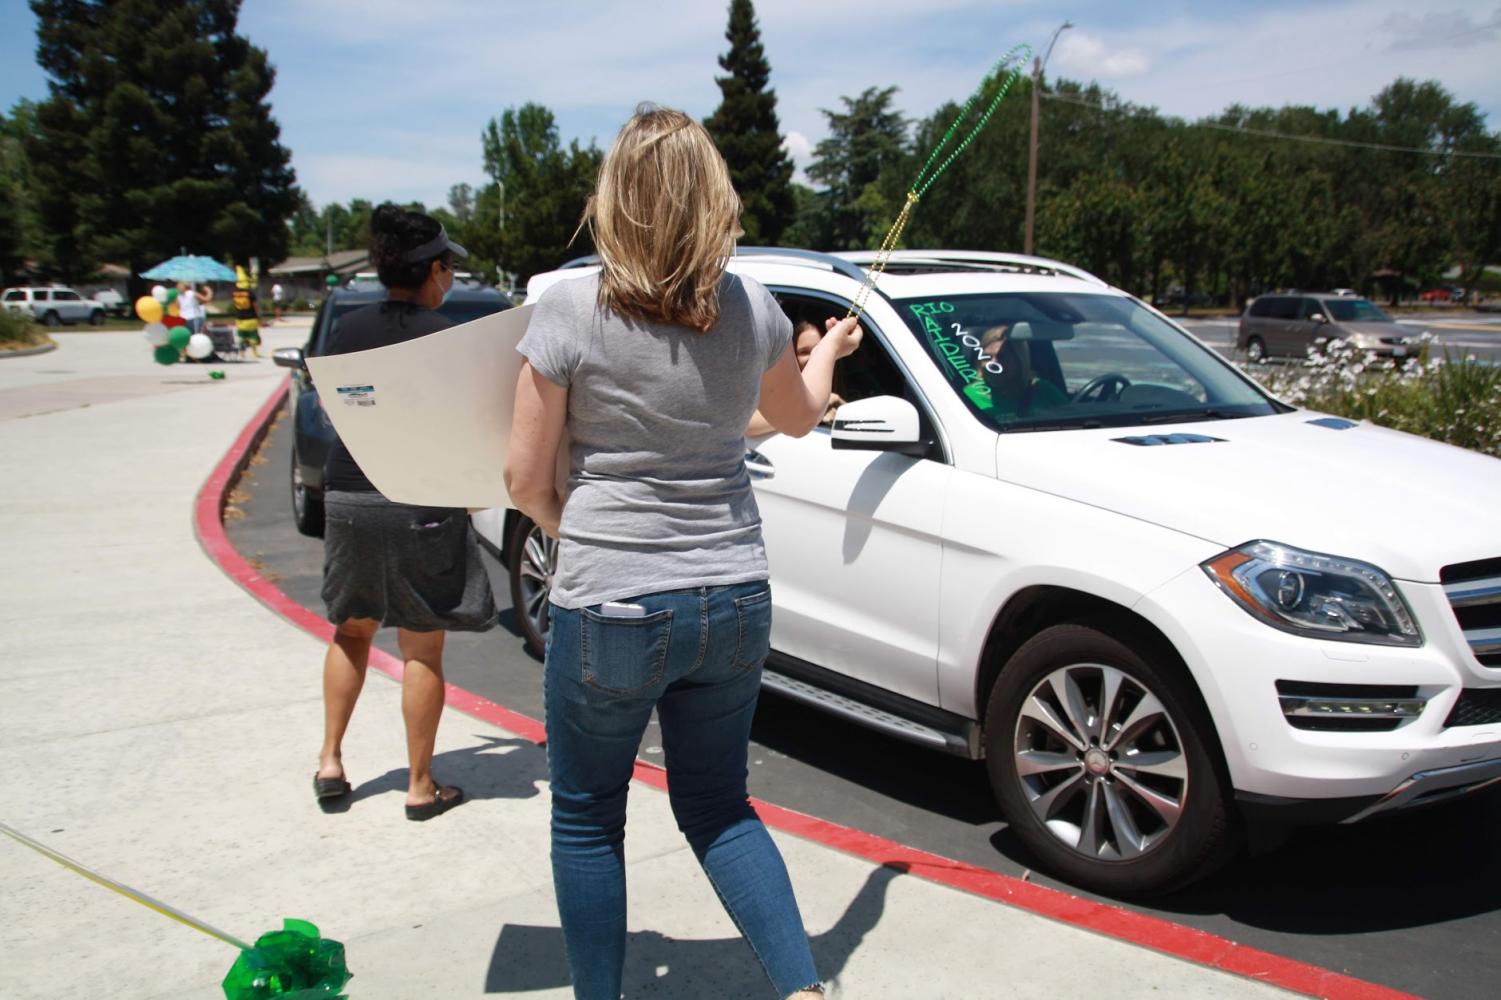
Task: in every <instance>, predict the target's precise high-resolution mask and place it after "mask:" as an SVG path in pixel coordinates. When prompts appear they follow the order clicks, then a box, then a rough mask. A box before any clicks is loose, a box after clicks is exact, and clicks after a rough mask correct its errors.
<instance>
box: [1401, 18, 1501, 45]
mask: <svg viewBox="0 0 1501 1000" xmlns="http://www.w3.org/2000/svg"><path fill="white" fill-rule="evenodd" d="M1381 27H1382V28H1383V29H1385V30H1386V31H1388V32H1390V33H1391V34H1392V35H1393V36H1395V37H1393V39H1392V42H1391V44H1390V45H1389V46H1388V48H1389V49H1391V50H1392V51H1394V52H1396V51H1401V50H1402V49H1468V48H1473V47H1474V46H1476V45H1487V44H1490V43H1491V42H1494V41H1496V40H1497V38H1498V37H1501V8H1498V9H1496V10H1495V11H1493V12H1492V13H1491V15H1490V17H1489V18H1486V19H1484V20H1480V21H1477V20H1476V19H1475V18H1473V17H1471V16H1470V15H1469V14H1467V13H1465V12H1464V11H1462V10H1448V11H1429V12H1427V13H1425V14H1423V15H1422V16H1421V17H1419V16H1415V15H1413V14H1409V13H1406V12H1405V11H1404V12H1401V13H1397V14H1392V15H1390V16H1389V17H1387V19H1386V20H1385V21H1382V22H1381Z"/></svg>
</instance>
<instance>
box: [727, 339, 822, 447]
mask: <svg viewBox="0 0 1501 1000" xmlns="http://www.w3.org/2000/svg"><path fill="white" fill-rule="evenodd" d="M822 339H823V331H822V330H820V329H819V328H818V324H817V323H814V322H813V321H812V320H810V319H802V320H798V323H797V326H796V327H795V328H794V329H793V331H792V348H793V351H794V352H795V353H796V355H797V370H798V371H802V370H803V369H804V368H806V367H808V359H809V358H811V357H812V356H813V349H814V348H815V347H817V346H818V342H819V341H820V340H822ZM844 402H845V401H844V398H843V397H842V396H840V395H839V394H838V393H837V392H831V393H829V405H828V406H826V407H825V408H824V411H823V417H822V418H821V419H820V420H819V421H818V422H819V423H820V424H832V423H833V422H834V411H835V410H837V409H839V408H840V407H841V406H843V405H844ZM776 432H777V429H776V428H775V427H773V426H771V421H769V420H767V419H766V418H765V417H763V416H762V415H761V411H760V410H757V411H756V412H755V413H752V414H751V418H750V423H749V424H747V425H746V428H745V436H746V437H747V438H749V439H751V440H752V441H757V440H760V439H762V438H767V437H770V436H771V435H773V434H775V433H776Z"/></svg>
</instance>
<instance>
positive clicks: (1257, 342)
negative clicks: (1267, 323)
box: [1246, 337, 1266, 365]
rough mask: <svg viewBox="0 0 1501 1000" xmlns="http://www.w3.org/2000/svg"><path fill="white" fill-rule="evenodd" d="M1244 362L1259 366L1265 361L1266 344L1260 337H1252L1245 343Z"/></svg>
mask: <svg viewBox="0 0 1501 1000" xmlns="http://www.w3.org/2000/svg"><path fill="white" fill-rule="evenodd" d="M1246 360H1248V361H1250V362H1251V364H1253V365H1259V364H1261V363H1262V362H1263V361H1265V360H1266V344H1265V343H1263V342H1262V339H1261V338H1260V337H1252V338H1251V339H1250V340H1248V341H1246Z"/></svg>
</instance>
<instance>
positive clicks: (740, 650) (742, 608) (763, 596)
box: [735, 590, 771, 670]
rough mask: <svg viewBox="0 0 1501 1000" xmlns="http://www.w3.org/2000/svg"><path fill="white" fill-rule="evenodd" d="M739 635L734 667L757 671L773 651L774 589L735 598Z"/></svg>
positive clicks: (736, 643)
mask: <svg viewBox="0 0 1501 1000" xmlns="http://www.w3.org/2000/svg"><path fill="white" fill-rule="evenodd" d="M735 618H736V619H737V621H738V624H739V631H740V634H739V638H738V639H737V640H736V642H735V666H736V667H738V668H739V669H741V670H754V669H756V668H757V667H759V666H760V665H761V664H763V663H765V662H766V657H767V654H769V653H770V652H771V591H770V590H763V591H761V592H760V593H759V594H747V595H746V596H745V597H737V598H735Z"/></svg>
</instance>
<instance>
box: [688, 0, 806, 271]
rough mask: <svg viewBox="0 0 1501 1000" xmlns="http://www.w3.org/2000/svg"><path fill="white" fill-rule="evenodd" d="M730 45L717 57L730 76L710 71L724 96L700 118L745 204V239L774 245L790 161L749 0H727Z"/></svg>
mask: <svg viewBox="0 0 1501 1000" xmlns="http://www.w3.org/2000/svg"><path fill="white" fill-rule="evenodd" d="M724 36H725V38H727V39H728V40H729V43H730V50H729V51H728V52H726V53H725V54H724V55H722V56H720V57H719V66H720V68H721V69H723V70H724V71H725V72H726V73H728V74H729V76H720V77H715V82H716V83H718V84H719V90H720V93H721V94H722V95H723V98H722V99H721V100H720V102H719V107H718V108H717V109H716V110H715V112H714V113H713V114H712V115H710V116H709V118H708V120H706V121H705V122H704V127H705V128H707V129H708V130H709V134H710V135H712V136H713V137H714V142H715V143H716V144H717V145H718V146H719V151H720V152H721V153H723V154H724V159H725V162H726V163H727V164H729V167H730V179H731V180H732V181H734V184H735V190H736V191H737V192H739V194H740V200H741V202H742V203H743V204H744V205H745V214H744V215H743V216H742V217H741V220H740V224H741V225H742V226H743V227H744V228H745V237H744V239H745V242H746V243H747V244H751V245H767V246H774V245H776V242H777V240H778V239H779V238H780V237H781V235H782V231H783V230H785V229H786V228H787V227H788V226H789V225H790V224H791V223H792V219H793V216H794V215H795V214H796V210H797V206H796V203H795V201H794V200H793V196H792V161H791V160H790V159H788V157H787V154H786V153H785V152H783V150H782V134H781V131H780V128H781V126H780V125H779V123H778V122H777V95H776V91H774V90H771V89H770V88H768V87H767V82H768V81H769V80H770V78H771V66H770V65H769V64H768V63H767V62H766V53H765V51H764V50H763V49H762V48H761V29H760V28H759V27H757V25H756V11H755V8H753V7H752V6H751V0H730V25H729V28H728V29H727V30H726V31H725V33H724Z"/></svg>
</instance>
